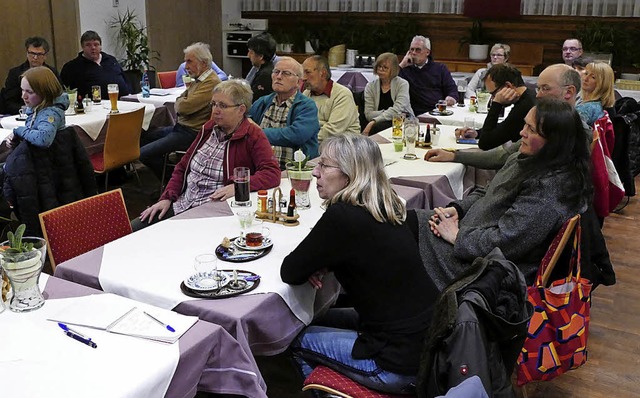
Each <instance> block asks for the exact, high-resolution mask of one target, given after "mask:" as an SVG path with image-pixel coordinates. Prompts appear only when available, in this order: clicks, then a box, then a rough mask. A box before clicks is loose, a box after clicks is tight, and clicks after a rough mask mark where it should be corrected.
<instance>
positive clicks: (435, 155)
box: [424, 149, 456, 162]
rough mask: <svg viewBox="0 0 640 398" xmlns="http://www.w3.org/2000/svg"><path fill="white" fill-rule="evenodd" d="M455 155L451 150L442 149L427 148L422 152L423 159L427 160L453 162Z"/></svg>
mask: <svg viewBox="0 0 640 398" xmlns="http://www.w3.org/2000/svg"><path fill="white" fill-rule="evenodd" d="M455 157H456V155H455V154H454V153H453V152H451V151H445V150H444V149H429V150H428V151H427V153H425V154H424V160H428V161H429V162H453V159H454V158H455Z"/></svg>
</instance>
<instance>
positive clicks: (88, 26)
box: [78, 0, 147, 59]
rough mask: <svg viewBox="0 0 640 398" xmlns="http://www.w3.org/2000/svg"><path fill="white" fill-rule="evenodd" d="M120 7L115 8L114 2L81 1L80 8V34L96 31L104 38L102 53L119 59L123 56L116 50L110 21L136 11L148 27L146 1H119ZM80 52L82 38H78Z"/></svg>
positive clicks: (110, 0) (98, 0)
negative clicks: (119, 14) (109, 25)
mask: <svg viewBox="0 0 640 398" xmlns="http://www.w3.org/2000/svg"><path fill="white" fill-rule="evenodd" d="M117 2H118V6H117V7H114V6H113V4H114V0H79V2H78V3H79V8H80V32H81V33H80V34H82V33H84V32H86V31H87V30H94V31H96V32H97V33H98V34H99V35H100V37H101V38H102V51H104V52H106V53H107V54H111V55H113V56H115V57H116V58H118V59H121V58H122V57H123V56H122V54H120V52H119V51H117V49H116V40H115V37H114V33H113V31H112V30H111V29H109V28H108V21H110V20H111V19H112V18H113V17H115V16H117V15H118V12H120V13H121V14H124V13H125V12H126V11H127V7H128V8H129V10H131V11H134V12H135V14H136V15H137V16H138V19H139V20H140V22H141V23H142V25H143V26H146V25H147V17H146V12H145V0H117ZM78 51H80V38H78Z"/></svg>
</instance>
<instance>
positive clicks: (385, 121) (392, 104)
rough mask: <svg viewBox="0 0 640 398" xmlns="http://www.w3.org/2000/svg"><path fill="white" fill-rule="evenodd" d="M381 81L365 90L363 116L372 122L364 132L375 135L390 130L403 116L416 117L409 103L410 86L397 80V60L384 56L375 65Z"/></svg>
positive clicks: (374, 82) (369, 85)
mask: <svg viewBox="0 0 640 398" xmlns="http://www.w3.org/2000/svg"><path fill="white" fill-rule="evenodd" d="M373 73H374V74H376V75H378V78H377V79H376V80H374V81H372V82H369V83H367V86H366V87H365V88H364V115H365V117H366V118H367V120H368V121H369V123H368V124H367V126H366V127H365V128H364V130H363V131H362V134H364V135H373V134H376V133H379V132H380V131H382V130H384V129H387V128H389V127H391V119H393V117H394V116H395V115H399V114H400V113H406V114H407V115H411V116H413V110H411V103H410V101H409V82H407V81H406V80H404V79H403V78H401V77H399V76H398V73H400V66H399V65H398V57H397V56H396V55H395V54H392V53H382V54H380V55H379V56H378V58H377V59H376V63H375V64H374V65H373Z"/></svg>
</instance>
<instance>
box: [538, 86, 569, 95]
mask: <svg viewBox="0 0 640 398" xmlns="http://www.w3.org/2000/svg"><path fill="white" fill-rule="evenodd" d="M569 86H570V84H565V85H563V86H558V87H562V88H564V87H569ZM554 88H555V87H549V86H542V87H536V93H540V92H542V93H543V94H546V93H548V92H549V91H551V90H553V89H554Z"/></svg>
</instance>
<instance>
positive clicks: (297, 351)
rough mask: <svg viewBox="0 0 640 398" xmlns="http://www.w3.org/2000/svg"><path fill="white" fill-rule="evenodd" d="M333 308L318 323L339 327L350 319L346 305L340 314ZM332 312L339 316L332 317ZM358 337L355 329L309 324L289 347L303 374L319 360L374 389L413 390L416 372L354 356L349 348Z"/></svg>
mask: <svg viewBox="0 0 640 398" xmlns="http://www.w3.org/2000/svg"><path fill="white" fill-rule="evenodd" d="M335 310H336V309H332V310H330V311H329V313H328V314H327V315H325V317H324V319H323V320H322V322H321V323H334V324H336V325H338V326H341V327H342V326H345V325H347V324H348V323H350V322H349V321H348V319H347V318H348V316H347V317H346V318H345V315H347V314H346V313H345V311H344V310H346V309H340V310H342V311H340V313H339V314H336V311H335ZM347 311H348V310H347ZM332 312H333V315H338V317H337V318H336V317H335V316H333V317H332V314H331V313H332ZM356 316H357V315H356ZM356 319H357V318H356ZM332 321H335V322H332ZM357 338H358V333H357V332H356V331H355V330H349V329H340V328H337V327H329V326H316V325H312V326H309V327H307V328H306V329H305V330H303V331H302V332H301V333H300V334H299V335H298V337H296V339H295V340H294V341H293V343H292V344H291V351H292V352H293V357H294V359H295V360H296V362H297V363H298V366H299V367H300V369H301V371H302V373H303V375H304V377H305V378H306V377H307V376H309V374H310V373H311V371H312V370H313V367H315V366H316V365H319V364H320V365H324V366H327V367H329V368H331V369H333V370H336V371H337V372H339V373H341V374H343V375H345V376H347V377H349V378H350V379H352V380H354V381H356V382H357V383H359V384H361V385H363V386H365V387H368V388H371V389H374V390H378V391H384V392H388V393H393V394H411V393H415V383H416V375H401V374H397V373H393V372H389V371H386V370H384V369H381V368H380V366H378V364H376V362H375V361H374V360H373V359H354V358H353V357H352V356H351V350H352V348H353V344H354V343H355V341H356V339H357Z"/></svg>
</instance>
